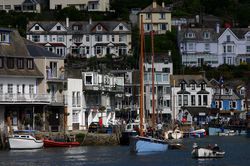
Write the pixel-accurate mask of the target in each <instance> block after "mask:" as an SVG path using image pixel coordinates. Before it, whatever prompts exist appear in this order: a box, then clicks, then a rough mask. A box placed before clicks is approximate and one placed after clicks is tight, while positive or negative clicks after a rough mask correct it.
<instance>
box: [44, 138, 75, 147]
mask: <svg viewBox="0 0 250 166" xmlns="http://www.w3.org/2000/svg"><path fill="white" fill-rule="evenodd" d="M43 142H44V147H73V146H80V143H79V142H77V141H75V142H61V141H55V140H49V139H45V140H44V141H43Z"/></svg>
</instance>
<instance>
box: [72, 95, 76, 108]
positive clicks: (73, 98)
mask: <svg viewBox="0 0 250 166" xmlns="http://www.w3.org/2000/svg"><path fill="white" fill-rule="evenodd" d="M75 105H76V92H72V106H75Z"/></svg>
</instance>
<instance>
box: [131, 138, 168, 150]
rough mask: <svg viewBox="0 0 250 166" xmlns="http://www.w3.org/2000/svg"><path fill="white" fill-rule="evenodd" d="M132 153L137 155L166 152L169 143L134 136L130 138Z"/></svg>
mask: <svg viewBox="0 0 250 166" xmlns="http://www.w3.org/2000/svg"><path fill="white" fill-rule="evenodd" d="M129 145H130V151H131V152H135V153H148V152H164V151H166V150H167V149H168V143H167V142H166V141H163V140H159V139H154V138H148V137H141V136H134V137H130V144H129Z"/></svg>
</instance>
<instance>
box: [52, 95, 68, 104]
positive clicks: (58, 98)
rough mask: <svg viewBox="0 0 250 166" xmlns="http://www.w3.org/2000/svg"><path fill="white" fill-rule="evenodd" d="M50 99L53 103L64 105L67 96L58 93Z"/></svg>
mask: <svg viewBox="0 0 250 166" xmlns="http://www.w3.org/2000/svg"><path fill="white" fill-rule="evenodd" d="M49 99H50V100H51V104H52V105H60V106H61V105H64V103H65V96H64V95H62V94H58V95H50V96H49Z"/></svg>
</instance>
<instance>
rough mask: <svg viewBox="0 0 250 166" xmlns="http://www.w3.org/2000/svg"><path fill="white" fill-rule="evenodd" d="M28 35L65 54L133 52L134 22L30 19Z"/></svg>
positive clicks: (41, 43) (125, 53)
mask: <svg viewBox="0 0 250 166" xmlns="http://www.w3.org/2000/svg"><path fill="white" fill-rule="evenodd" d="M26 37H27V39H28V40H31V41H33V42H36V43H38V44H40V45H43V46H44V47H46V48H47V49H48V50H49V51H51V52H53V53H56V54H59V55H62V56H66V55H69V56H77V57H85V58H90V57H94V56H96V57H103V56H105V55H107V54H111V55H113V56H121V55H131V54H132V43H131V41H132V38H131V25H130V24H128V23H126V22H122V21H100V22H93V21H92V20H91V19H90V20H89V21H87V22H70V21H69V19H68V18H67V19H66V22H29V24H28V25H27V36H26Z"/></svg>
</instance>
